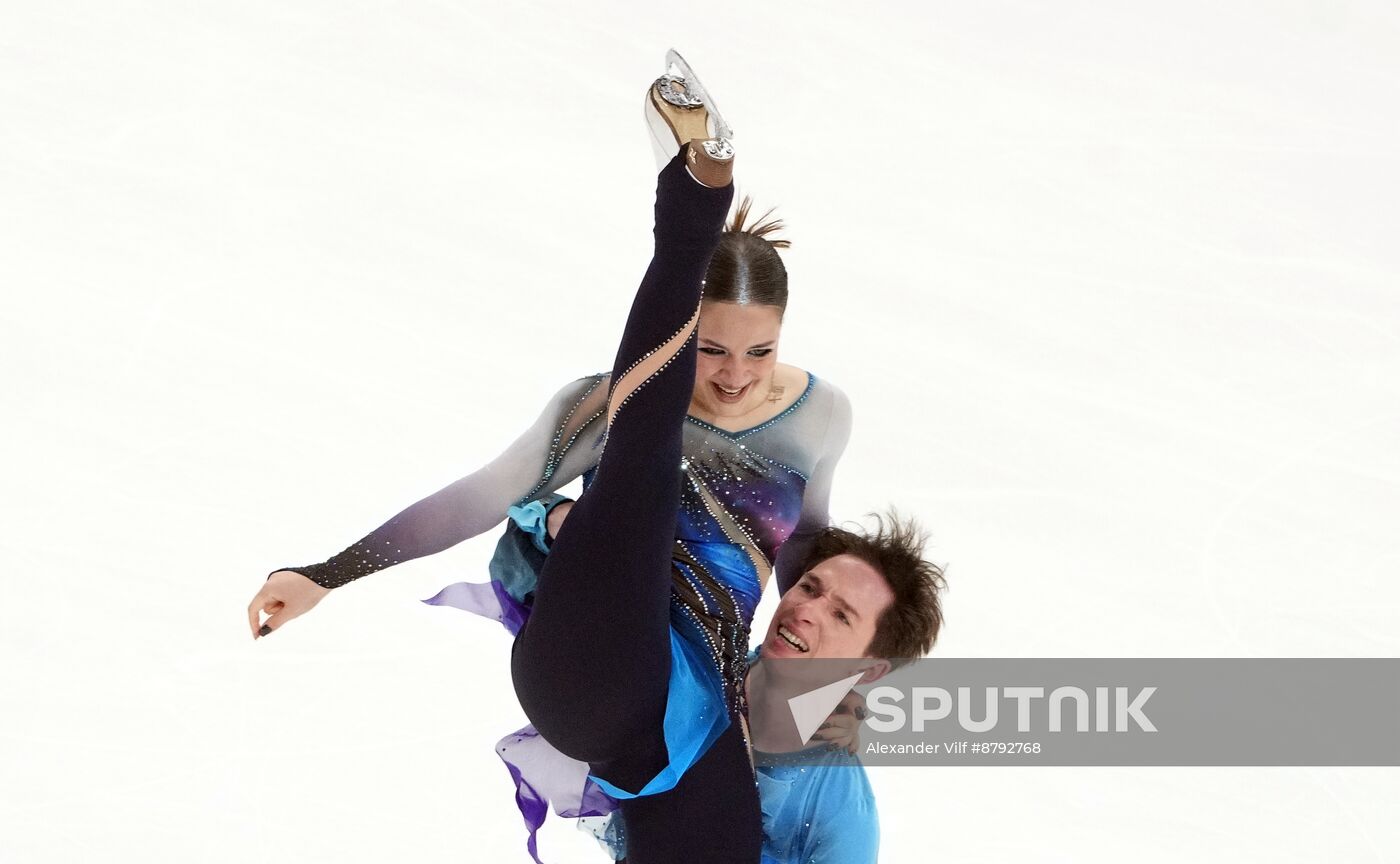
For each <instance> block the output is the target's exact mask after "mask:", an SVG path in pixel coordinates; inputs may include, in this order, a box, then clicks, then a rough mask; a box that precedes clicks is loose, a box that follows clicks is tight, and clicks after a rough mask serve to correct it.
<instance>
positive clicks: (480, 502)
mask: <svg viewBox="0 0 1400 864" xmlns="http://www.w3.org/2000/svg"><path fill="white" fill-rule="evenodd" d="M606 390H607V383H606V378H605V377H604V376H591V377H588V378H580V379H578V380H577V381H573V382H571V383H569V384H568V385H566V386H565V387H564V388H563V389H561V390H560V391H559V392H558V393H556V394H555V395H554V397H553V398H552V399H551V400H550V402H549V404H548V405H546V406H545V409H544V411H542V412H541V413H540V416H539V417H538V418H537V419H536V420H535V422H534V423H533V424H531V426H530V428H528V429H526V430H525V432H524V433H523V434H522V435H521V436H520V437H519V438H517V439H516V440H515V441H514V442H513V443H512V444H511V445H510V446H509V447H508V448H507V449H506V450H505V452H503V453H502V454H501V455H500V456H498V457H496V458H495V459H494V460H492V461H491V462H490V463H488V464H487V465H485V466H484V467H482V468H481V469H479V470H478V471H475V472H473V473H471V474H468V475H467V476H465V477H463V478H461V479H460V480H457V481H455V482H453V483H451V484H449V485H448V486H445V487H443V488H442V489H440V490H438V491H437V492H434V493H433V494H432V495H429V496H428V497H426V498H424V499H422V500H421V501H418V502H417V503H415V504H413V505H411V506H409V507H408V508H407V509H405V510H403V511H402V512H400V513H399V514H397V515H395V516H394V517H393V518H391V519H389V521H387V522H385V523H384V524H383V525H381V526H379V527H378V528H376V529H375V530H374V531H372V532H370V533H369V534H368V535H366V536H365V537H363V538H361V539H360V540H359V541H357V542H355V543H354V544H352V545H351V546H349V547H347V548H346V549H345V550H344V551H342V552H340V553H339V554H337V555H335V556H334V557H332V558H330V559H328V560H326V561H322V562H320V563H318V564H309V565H305V566H297V567H284V568H281V569H279V570H276V571H274V572H273V573H272V574H271V575H270V576H269V577H268V579H267V581H266V583H265V584H264V585H263V590H261V591H259V592H258V596H257V597H254V598H253V603H252V604H251V605H250V606H249V607H248V608H249V623H250V625H251V627H252V629H253V631H254V635H255V636H256V635H258V631H259V627H258V624H257V621H258V617H257V612H258V610H259V609H262V610H263V611H265V612H268V613H269V614H271V615H272V616H273V618H272V619H269V621H268V626H269V627H270V628H271V629H273V630H275V629H277V627H278V626H280V625H281V623H282V622H283V621H286V620H289V619H290V618H294V617H296V615H299V614H302V612H305V611H307V610H308V609H310V608H311V607H312V606H314V605H315V604H316V602H319V600H320V598H321V597H322V596H324V594H325V593H326V591H328V590H330V589H333V588H338V587H340V586H342V585H345V584H348V583H349V582H352V581H354V580H355V579H359V578H361V577H363V576H368V575H369V574H371V573H375V572H378V571H380V570H383V569H385V568H386V567H392V566H393V565H395V564H400V563H402V562H404V561H411V560H413V559H414V558H422V557H425V556H427V555H433V554H436V553H438V552H441V551H443V550H444V549H448V548H450V547H452V546H455V545H457V544H458V543H461V542H462V541H463V540H467V539H469V538H471V537H475V536H476V535H478V534H480V533H482V532H484V531H487V530H489V529H490V528H492V527H493V526H495V525H497V524H499V523H500V522H501V520H502V519H504V518H505V516H506V510H507V509H509V508H510V506H511V505H513V504H516V503H518V502H519V501H520V500H521V499H524V498H530V497H537V496H539V495H544V494H546V493H548V492H552V491H554V490H555V489H558V488H559V487H561V486H563V485H565V484H566V483H568V482H569V481H570V480H573V479H574V478H575V477H578V476H579V475H581V474H582V473H583V472H585V471H587V470H588V469H589V468H592V467H593V466H594V465H596V464H597V462H598V457H599V454H600V453H601V446H602V428H603V426H602V423H601V422H599V419H597V418H596V417H595V414H596V413H597V412H598V411H601V403H602V402H604V400H605V399H606ZM592 403H599V405H598V406H595V405H594V404H592ZM303 577H304V578H303ZM306 580H310V583H314V584H308V583H307V581H306ZM264 595H266V596H264ZM280 595H289V596H286V597H283V596H280ZM293 601H295V603H294V602H293ZM301 605H305V608H304V609H301V610H300V611H297V612H295V614H279V613H288V612H291V611H292V609H293V607H294V606H301ZM269 607H271V608H269ZM273 619H275V620H273Z"/></svg>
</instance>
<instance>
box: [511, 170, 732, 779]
mask: <svg viewBox="0 0 1400 864" xmlns="http://www.w3.org/2000/svg"><path fill="white" fill-rule="evenodd" d="M684 154H685V149H684V148H682V150H681V154H680V155H678V156H677V157H676V158H675V159H673V160H672V161H671V163H670V164H669V165H667V166H666V168H664V169H663V170H662V172H661V174H660V176H659V177H658V179H657V200H656V227H655V229H654V233H655V236H656V245H655V251H654V253H653V257H652V260H651V265H650V266H649V267H648V268H647V271H646V274H645V276H644V277H643V279H642V284H641V286H640V287H639V288H638V290H637V296H636V299H635V300H634V302H633V304H632V309H631V312H630V314H629V315H628V319H627V326H626V328H625V330H624V332H623V336H622V341H621V345H620V346H619V348H618V353H617V358H616V360H615V361H614V364H613V375H612V388H613V389H612V393H611V395H610V397H609V403H608V412H609V415H608V416H609V427H608V438H607V444H606V446H605V448H604V451H603V456H602V460H601V462H600V463H599V465H598V469H597V472H596V473H595V475H594V478H593V481H592V484H591V485H590V486H589V488H588V491H587V492H586V493H585V494H584V495H583V496H581V497H580V498H579V500H578V502H577V503H576V504H575V505H574V508H573V510H572V511H571V512H570V513H569V520H568V525H567V527H566V529H565V530H564V531H562V532H561V533H560V535H559V537H557V538H556V539H555V541H554V544H553V546H552V547H551V549H550V554H549V558H548V559H547V560H546V562H545V565H544V569H543V571H542V572H541V574H540V581H539V586H538V587H537V589H536V591H535V600H534V606H533V608H532V609H531V613H530V619H529V621H528V622H527V623H526V625H525V627H524V629H522V630H521V632H520V634H519V636H518V637H517V638H516V643H515V647H514V650H513V653H512V660H511V672H512V675H513V677H514V681H515V689H516V694H517V695H518V696H519V698H520V703H521V705H522V707H524V709H525V713H526V715H527V716H528V717H529V718H530V722H531V723H533V724H534V725H535V728H537V729H538V730H539V731H540V733H541V734H542V735H543V736H544V737H545V739H546V740H548V741H549V742H550V743H551V744H552V745H554V747H556V748H557V749H558V750H560V751H561V752H563V753H565V754H566V755H568V756H571V757H573V758H575V759H579V760H582V761H585V762H588V763H590V764H591V765H592V766H593V767H594V769H595V772H594V773H595V774H597V775H598V776H601V777H603V778H604V779H606V780H608V781H609V782H612V783H614V784H615V785H617V786H619V787H621V788H624V789H628V790H629V791H637V790H638V789H639V788H640V786H641V784H642V783H645V781H646V780H648V779H650V777H651V776H652V775H654V774H655V772H656V771H657V770H659V769H660V768H661V767H663V766H664V765H665V759H666V752H665V742H664V739H663V738H662V729H663V727H662V720H663V717H664V713H665V707H666V692H667V683H668V680H669V674H670V632H669V627H670V624H669V617H670V594H671V553H672V548H673V545H674V543H675V526H676V514H677V510H678V508H679V506H680V483H681V473H680V461H681V435H682V424H683V423H684V421H685V415H686V411H687V410H688V408H689V405H690V396H691V391H692V388H693V387H694V383H695V343H694V330H695V322H696V319H697V317H698V313H699V306H700V291H701V281H702V280H703V278H704V275H705V268H706V266H707V265H708V263H709V259H710V256H711V254H712V253H713V251H714V247H715V244H716V243H717V242H718V240H719V232H720V229H721V228H722V226H723V223H724V217H725V214H726V213H727V212H728V209H729V203H730V200H731V198H732V197H733V186H732V185H731V186H727V187H724V188H722V189H711V188H708V187H705V186H702V185H701V184H699V183H697V182H696V181H695V180H694V179H693V178H692V177H691V176H690V175H689V174H688V172H687V171H686V169H685V162H684Z"/></svg>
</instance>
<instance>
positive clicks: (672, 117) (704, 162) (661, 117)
mask: <svg viewBox="0 0 1400 864" xmlns="http://www.w3.org/2000/svg"><path fill="white" fill-rule="evenodd" d="M645 110H646V118H647V128H648V129H650V130H651V139H652V145H653V152H654V154H655V155H656V161H657V165H658V166H664V165H665V164H666V163H667V162H669V161H671V158H672V157H673V156H674V155H675V152H676V149H677V148H678V147H679V146H680V145H682V144H687V143H689V144H690V147H689V150H688V152H687V154H686V166H687V167H688V168H689V169H690V173H691V176H693V177H694V178H695V179H696V180H697V181H699V182H700V183H703V184H704V185H706V186H713V187H720V186H725V185H728V183H729V181H730V178H731V177H732V176H733V173H734V166H733V160H734V146H733V144H731V143H730V139H731V138H733V137H734V131H733V130H732V129H730V128H729V124H727V123H725V122H724V118H723V117H722V116H720V113H719V108H718V107H717V106H716V105H715V101H714V99H713V98H712V97H711V96H710V94H709V92H708V91H707V90H706V89H705V86H704V85H703V84H701V83H700V79H699V78H698V77H697V76H696V74H695V71H694V70H693V69H691V68H690V64H688V63H686V62H685V58H684V57H682V56H681V55H680V54H678V53H677V52H676V50H675V49H674V48H673V49H671V50H670V51H667V52H666V72H665V74H663V75H662V76H661V77H660V78H658V79H656V81H655V82H653V83H652V85H651V87H649V88H648V89H647V95H646V103H645Z"/></svg>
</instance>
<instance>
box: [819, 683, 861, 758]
mask: <svg viewBox="0 0 1400 864" xmlns="http://www.w3.org/2000/svg"><path fill="white" fill-rule="evenodd" d="M864 719H865V697H864V696H862V695H860V693H858V692H856V691H855V690H852V691H851V692H850V693H847V694H846V698H845V699H842V700H841V702H840V704H838V705H837V706H836V709H835V710H834V711H832V712H831V716H830V717H828V718H826V722H825V723H823V724H822V725H820V726H818V727H817V733H816V734H815V735H813V736H812V737H813V738H814V739H817V740H821V741H825V742H827V744H828V745H829V746H830V747H831V749H833V750H845V751H846V752H847V753H850V754H851V755H852V756H854V755H856V751H857V750H858V749H859V748H860V724H861V721H862V720H864Z"/></svg>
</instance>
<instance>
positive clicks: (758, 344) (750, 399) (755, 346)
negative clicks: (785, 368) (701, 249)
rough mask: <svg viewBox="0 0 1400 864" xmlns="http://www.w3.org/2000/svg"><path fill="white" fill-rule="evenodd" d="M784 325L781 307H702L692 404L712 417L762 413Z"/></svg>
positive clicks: (707, 304) (726, 305) (736, 305)
mask: <svg viewBox="0 0 1400 864" xmlns="http://www.w3.org/2000/svg"><path fill="white" fill-rule="evenodd" d="M782 324H783V313H782V310H781V309H779V308H778V307H777V306H747V305H744V306H741V305H740V304H738V303H717V302H714V301H710V300H707V301H705V302H704V303H702V304H701V306H700V325H699V328H698V332H697V334H696V338H697V340H698V346H699V354H698V355H697V357H696V364H695V393H694V395H693V396H692V397H691V404H692V405H697V406H699V407H700V408H701V409H703V410H704V412H706V413H708V414H709V415H710V416H712V417H743V416H745V415H747V414H751V413H753V412H754V411H757V410H758V409H759V408H760V407H761V406H762V405H763V403H764V402H766V401H768V396H769V388H770V386H771V383H772V381H773V370H774V368H775V367H776V366H777V365H778V334H779V331H780V330H781V329H782Z"/></svg>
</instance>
